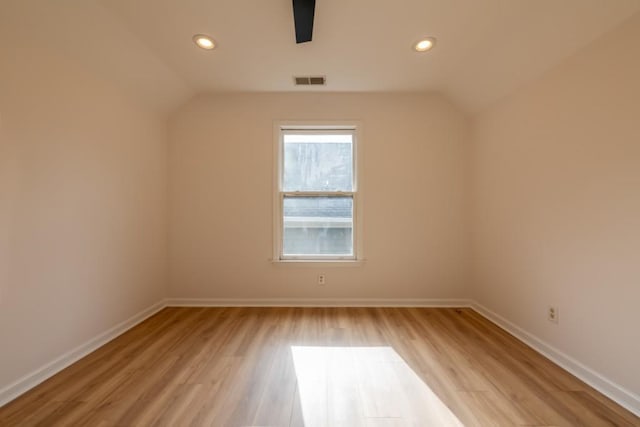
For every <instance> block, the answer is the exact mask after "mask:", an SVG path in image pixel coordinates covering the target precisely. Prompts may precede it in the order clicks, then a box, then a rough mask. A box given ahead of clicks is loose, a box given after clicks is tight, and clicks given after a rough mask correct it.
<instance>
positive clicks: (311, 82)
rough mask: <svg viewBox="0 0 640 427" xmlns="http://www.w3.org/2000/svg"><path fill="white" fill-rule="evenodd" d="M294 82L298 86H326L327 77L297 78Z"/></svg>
mask: <svg viewBox="0 0 640 427" xmlns="http://www.w3.org/2000/svg"><path fill="white" fill-rule="evenodd" d="M293 81H294V83H295V85H296V86H324V85H325V84H326V83H327V79H326V77H325V76H295V77H294V78H293Z"/></svg>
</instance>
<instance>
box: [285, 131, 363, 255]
mask: <svg viewBox="0 0 640 427" xmlns="http://www.w3.org/2000/svg"><path fill="white" fill-rule="evenodd" d="M318 131H320V132H322V133H332V132H335V133H344V132H345V131H347V132H350V133H351V134H352V135H353V140H352V144H353V156H352V161H353V188H352V191H294V192H286V191H283V190H282V181H283V179H282V178H283V172H284V168H283V166H284V149H283V148H284V135H285V134H287V133H300V132H310V133H313V132H318ZM273 157H274V162H273V163H274V168H273V169H274V174H273V188H274V191H273V258H272V261H273V262H277V263H294V264H306V263H309V264H310V265H314V264H316V263H333V264H336V265H347V264H349V265H358V264H359V263H360V262H361V261H363V260H364V257H363V248H362V179H361V174H360V169H361V168H360V166H359V165H361V164H362V125H361V124H360V123H359V122H353V121H349V122H345V121H332V122H317V121H315V122H308V121H305V122H291V121H280V122H276V123H274V156H273ZM321 195H327V196H351V197H352V198H353V229H352V233H353V234H352V239H353V255H348V256H340V255H312V256H302V255H300V256H284V254H283V253H282V251H283V231H284V224H283V222H284V216H283V209H282V207H283V203H284V198H285V196H292V197H304V196H321Z"/></svg>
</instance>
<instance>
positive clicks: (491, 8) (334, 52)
mask: <svg viewBox="0 0 640 427" xmlns="http://www.w3.org/2000/svg"><path fill="white" fill-rule="evenodd" d="M316 4H317V6H316V24H315V30H314V40H313V42H311V43H306V44H301V45H296V44H295V39H294V27H293V17H292V9H291V0H246V1H237V0H180V1H176V0H84V1H81V0H57V1H47V0H21V1H18V0H3V5H2V6H1V7H2V8H3V10H1V12H2V14H4V18H5V20H6V21H7V22H8V21H11V22H13V23H14V24H15V19H13V18H12V17H11V14H13V15H18V16H20V17H21V18H20V19H21V20H22V23H23V24H24V25H23V26H22V27H21V28H18V30H17V33H16V34H15V35H14V36H15V37H17V36H19V34H22V36H25V37H34V35H33V34H34V33H35V34H36V36H37V35H38V34H40V35H41V38H42V39H43V40H46V43H49V45H50V46H51V48H52V49H62V50H64V51H65V52H66V53H70V54H73V55H76V56H78V57H81V58H82V59H83V60H84V61H85V62H86V63H88V64H90V65H91V66H92V67H94V68H96V69H97V70H99V71H100V72H102V73H104V74H106V75H109V76H111V78H113V79H116V80H118V81H119V82H120V83H121V84H123V85H124V86H126V87H128V88H129V90H131V91H133V92H135V93H137V94H138V95H139V96H141V97H143V98H144V99H146V100H147V101H148V102H151V103H153V104H155V105H158V106H159V107H161V108H163V109H167V108H171V107H172V106H173V107H175V106H177V105H178V104H179V103H180V102H182V101H183V100H184V99H185V98H188V97H189V96H192V95H193V94H196V93H201V92H220V91H223V92H229V91H299V90H301V89H300V88H296V87H295V86H294V85H293V79H292V76H293V75H300V74H301V75H309V74H313V75H326V76H327V86H326V87H323V88H314V89H312V90H321V91H349V92H353V91H367V92H370V91H412V92H415V91H418V92H429V91H438V92H443V93H445V94H446V95H448V96H449V97H450V98H451V99H453V100H454V101H455V102H456V103H457V104H458V105H459V106H460V107H462V108H463V109H465V110H467V111H471V112H474V111H478V110H481V109H482V108H484V107H486V106H488V105H490V104H491V103H493V102H494V101H496V100H497V99H499V98H500V97H502V96H504V95H506V94H508V93H510V92H512V91H513V90H515V89H516V88H518V87H520V86H522V85H523V84H525V83H526V82H528V81H530V80H532V79H534V78H536V77H537V76H539V75H540V74H542V73H543V72H544V71H546V70H547V69H549V68H551V67H553V66H554V65H556V64H557V63H559V62H560V61H561V60H562V59H564V58H565V57H567V56H570V55H571V54H573V53H574V52H576V51H577V50H579V49H580V48H581V47H583V46H585V45H587V44H588V43H589V42H591V41H592V40H594V39H596V38H598V37H599V36H601V35H602V34H604V33H605V32H607V31H608V30H611V29H613V28H614V27H616V26H618V25H619V24H620V23H622V21H624V20H625V19H627V18H629V17H630V16H631V15H633V14H634V13H637V12H638V11H640V0H607V1H603V0H562V1H558V0H517V1H515V0H400V1H395V2H389V1H371V0H317V2H316ZM0 19H2V18H0ZM0 22H1V21H0ZM3 25H4V22H3ZM14 27H15V25H14ZM196 33H205V34H210V35H211V36H213V37H214V38H215V39H216V41H217V42H218V44H219V47H218V48H217V49H216V50H214V51H210V52H207V51H203V50H200V49H198V48H197V47H195V45H194V44H193V43H192V41H191V37H192V35H193V34H196ZM424 35H429V36H434V37H437V39H438V42H437V45H436V48H435V49H433V50H432V51H431V52H428V53H425V54H418V53H416V52H414V51H412V49H411V46H412V43H413V42H414V41H415V40H417V39H418V38H420V37H421V36H424ZM41 42H44V41H42V40H41ZM304 90H310V89H309V88H306V89H304Z"/></svg>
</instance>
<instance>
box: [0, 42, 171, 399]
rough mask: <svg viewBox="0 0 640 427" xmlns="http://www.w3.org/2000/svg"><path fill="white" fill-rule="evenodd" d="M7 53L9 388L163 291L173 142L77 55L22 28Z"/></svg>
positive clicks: (0, 225) (3, 376)
mask: <svg viewBox="0 0 640 427" xmlns="http://www.w3.org/2000/svg"><path fill="white" fill-rule="evenodd" d="M0 34H2V35H3V36H6V35H7V34H6V33H3V32H2V31H0ZM0 58H2V59H1V60H0V348H1V350H0V390H2V389H3V388H4V387H5V386H8V385H9V384H11V383H12V382H14V381H15V380H17V379H18V378H20V377H22V376H23V375H25V374H28V373H31V372H33V371H34V370H36V369H37V368H40V367H41V366H43V365H45V364H46V363H49V362H51V361H53V360H54V359H55V358H57V357H58V356H60V355H62V354H64V353H66V352H67V351H69V350H71V349H73V348H75V347H77V346H78V345H80V344H83V343H85V342H86V341H87V340H89V339H91V338H94V337H95V336H97V335H98V334H99V333H102V332H104V331H106V330H107V329H109V328H111V327H113V326H115V325H116V324H118V323H119V322H122V321H124V320H125V319H127V318H129V317H130V316H132V315H134V314H136V313H138V312H140V311H141V310H143V309H145V308H147V307H149V306H151V305H152V304H154V303H157V302H159V301H160V300H161V299H162V298H163V296H164V292H165V290H166V288H165V280H166V242H167V239H166V193H167V183H166V175H167V171H166V169H167V168H166V149H167V147H166V126H165V123H164V121H163V119H162V118H160V117H156V116H154V115H152V114H150V113H148V112H147V111H146V110H145V109H141V108H140V107H139V106H137V105H136V104H133V103H132V102H130V101H129V100H128V98H127V97H125V96H124V95H123V94H122V93H121V92H120V91H119V90H118V89H116V88H114V86H113V85H111V84H109V83H108V82H106V81H103V80H101V79H99V78H97V77H96V76H95V75H94V74H92V73H89V72H87V71H86V70H84V69H83V67H82V66H81V65H79V64H78V63H75V62H73V61H71V60H69V59H65V58H63V57H61V56H57V55H55V54H54V53H53V52H51V51H49V50H45V49H37V48H33V46H29V45H26V44H21V39H20V38H14V37H2V41H0Z"/></svg>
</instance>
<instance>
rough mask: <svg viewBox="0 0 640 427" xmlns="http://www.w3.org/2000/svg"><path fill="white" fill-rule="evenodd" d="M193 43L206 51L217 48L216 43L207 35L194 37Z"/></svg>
mask: <svg viewBox="0 0 640 427" xmlns="http://www.w3.org/2000/svg"><path fill="white" fill-rule="evenodd" d="M193 42H194V43H195V44H196V45H198V47H199V48H202V49H205V50H211V49H215V48H216V42H214V41H213V39H212V38H211V37H209V36H207V35H204V34H196V35H195V36H193Z"/></svg>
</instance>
